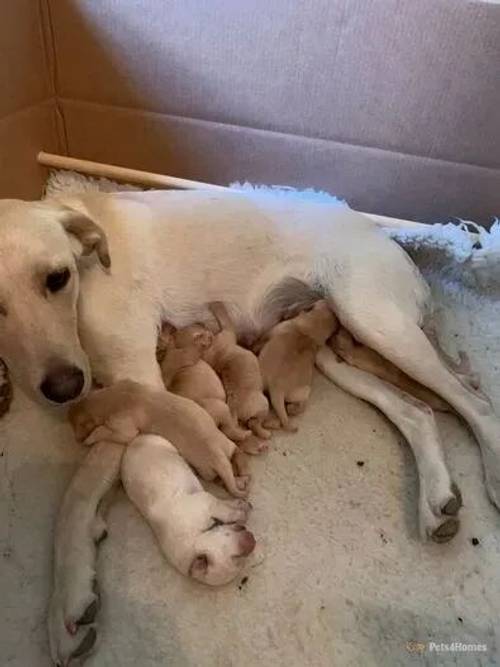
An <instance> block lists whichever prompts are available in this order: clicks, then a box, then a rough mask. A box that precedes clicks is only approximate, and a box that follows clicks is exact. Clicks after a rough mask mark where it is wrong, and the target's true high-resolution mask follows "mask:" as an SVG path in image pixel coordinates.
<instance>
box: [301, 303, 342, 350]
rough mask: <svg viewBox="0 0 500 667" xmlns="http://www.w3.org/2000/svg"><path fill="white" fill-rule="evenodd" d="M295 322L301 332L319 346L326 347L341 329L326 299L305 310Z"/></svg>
mask: <svg viewBox="0 0 500 667" xmlns="http://www.w3.org/2000/svg"><path fill="white" fill-rule="evenodd" d="M294 321H295V323H296V324H297V326H298V327H299V329H300V331H301V332H302V333H304V334H306V336H309V338H312V340H314V342H315V343H317V344H318V345H324V344H325V342H326V341H327V339H328V338H330V336H331V335H332V334H333V333H334V332H335V331H336V330H337V329H338V327H339V322H338V320H337V317H336V316H335V314H334V313H333V311H332V309H331V308H330V306H329V305H328V303H327V302H326V301H325V300H324V299H320V300H319V301H316V303H314V304H313V305H312V306H311V307H310V308H308V309H307V310H303V311H302V312H301V313H299V314H298V315H297V317H296V318H295V320H294Z"/></svg>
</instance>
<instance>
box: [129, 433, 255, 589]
mask: <svg viewBox="0 0 500 667" xmlns="http://www.w3.org/2000/svg"><path fill="white" fill-rule="evenodd" d="M121 475H122V481H123V485H124V487H125V490H126V491H127V494H128V496H129V498H130V499H131V500H132V502H133V503H134V504H135V505H136V507H137V509H138V510H139V511H140V512H141V513H142V515H143V516H144V518H145V519H146V520H147V522H148V523H149V525H150V526H151V528H152V529H153V531H154V533H155V535H156V538H157V540H158V543H159V545H160V548H161V550H162V552H163V554H164V556H165V558H166V559H167V560H168V561H169V562H170V563H171V564H172V565H173V566H174V567H175V568H176V569H177V570H179V572H182V574H185V575H187V576H190V577H193V579H197V580H198V581H201V582H203V583H204V584H209V585H210V586H220V585H222V584H226V583H228V582H229V581H231V580H232V579H234V578H235V577H236V576H237V575H238V574H239V573H240V571H241V569H242V567H243V565H244V564H245V557H246V556H248V555H249V554H250V553H251V552H252V551H253V549H254V547H255V538H254V536H253V535H252V533H251V532H249V531H248V530H246V529H245V527H244V524H245V522H246V520H247V517H248V513H249V511H250V507H251V506H250V504H249V503H248V502H246V501H244V500H220V499H218V498H216V497H215V496H212V495H211V494H210V493H207V492H206V491H204V490H203V487H202V486H201V484H200V482H199V481H198V479H197V478H196V476H195V475H194V474H193V472H192V471H191V469H190V468H189V466H188V465H187V464H186V463H185V461H184V460H183V459H182V457H181V456H180V455H179V453H178V452H177V450H176V449H175V447H173V446H172V445H171V444H170V443H169V442H166V441H165V440H164V439H163V438H159V437H158V436H154V435H141V436H139V437H137V438H135V439H134V440H133V442H132V443H131V444H130V445H129V446H128V447H127V449H126V450H125V455H124V457H123V461H122V467H121Z"/></svg>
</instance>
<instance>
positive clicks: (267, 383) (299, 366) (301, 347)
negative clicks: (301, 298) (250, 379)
mask: <svg viewBox="0 0 500 667" xmlns="http://www.w3.org/2000/svg"><path fill="white" fill-rule="evenodd" d="M337 327H338V321H337V318H336V317H335V315H334V314H333V312H332V311H331V309H330V308H329V306H328V304H327V303H326V301H324V300H320V301H317V302H316V303H315V304H314V305H313V306H312V307H311V308H309V309H308V310H303V311H302V312H300V313H299V314H298V315H297V316H295V317H293V318H292V319H290V320H285V321H284V322H280V324H277V325H276V326H275V327H273V328H272V329H271V330H270V331H268V332H267V334H265V335H264V337H263V338H261V339H260V340H259V341H258V342H257V344H256V345H255V346H254V350H255V351H256V352H258V353H259V364H260V370H261V373H262V379H263V382H264V389H265V390H266V391H267V392H268V394H269V398H270V400H271V405H272V407H273V409H274V411H275V412H276V415H277V417H278V419H279V422H280V424H281V426H282V427H283V428H285V429H287V430H295V427H294V426H293V425H292V424H291V423H290V421H289V419H288V416H289V414H290V415H298V414H300V413H301V412H303V410H304V408H305V406H306V403H307V401H308V400H309V394H310V393H311V383H312V377H313V369H314V363H315V359H316V353H317V352H318V350H319V349H320V348H321V347H322V346H323V345H324V344H325V343H326V341H327V340H328V338H330V336H331V335H332V334H333V332H334V331H335V330H336V328H337ZM287 410H288V411H287Z"/></svg>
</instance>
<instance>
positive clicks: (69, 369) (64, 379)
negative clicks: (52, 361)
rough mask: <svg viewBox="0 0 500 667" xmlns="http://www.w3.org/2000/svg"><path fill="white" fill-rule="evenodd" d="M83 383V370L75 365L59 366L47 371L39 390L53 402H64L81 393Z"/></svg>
mask: <svg viewBox="0 0 500 667" xmlns="http://www.w3.org/2000/svg"><path fill="white" fill-rule="evenodd" d="M84 384H85V376H84V375H83V371H82V370H81V369H80V368H77V366H59V367H58V368H55V369H54V370H52V371H51V372H50V373H47V375H46V376H45V379H44V381H43V382H42V384H41V385H40V391H41V392H42V394H43V395H44V396H45V398H48V399H49V401H53V402H54V403H66V401H71V400H73V399H74V398H77V396H79V395H80V394H81V393H82V389H83V385H84Z"/></svg>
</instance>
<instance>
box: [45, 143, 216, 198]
mask: <svg viewBox="0 0 500 667" xmlns="http://www.w3.org/2000/svg"><path fill="white" fill-rule="evenodd" d="M37 160H38V163H39V164H42V165H43V166H45V167H50V168H51V169H66V170H68V171H79V172H81V173H82V174H88V175H89V176H97V177H99V178H110V179H112V180H113V181H123V182H125V183H133V184H135V185H143V186H145V187H149V188H159V189H162V188H176V189H181V190H227V189H228V188H225V187H223V186H222V185H213V184H212V183H200V182H198V181H189V180H187V179H185V178H176V177H175V176H164V175H163V174H155V173H153V172H150V171H140V170H139V169H128V168H127V167H117V166H116V165H113V164H102V163H100V162H91V161H90V160H79V159H77V158H74V157H66V156H65V155H55V154H54V153H45V152H44V151H41V152H40V153H38V156H37Z"/></svg>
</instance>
